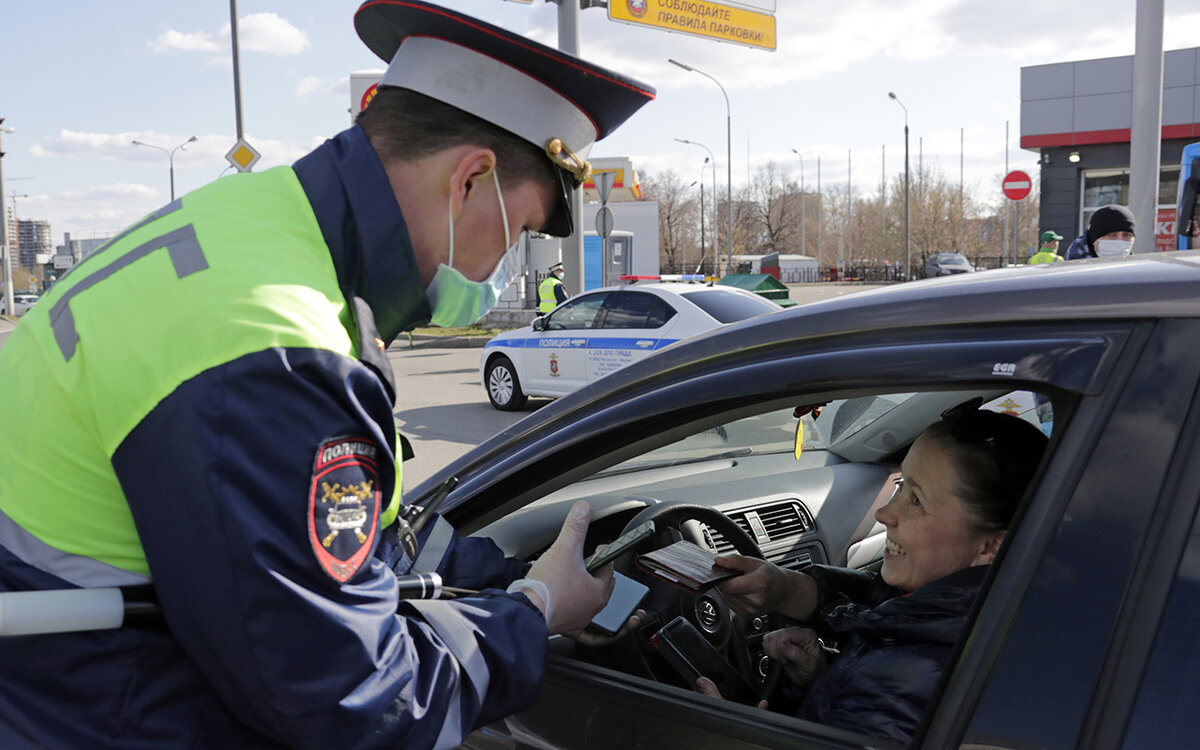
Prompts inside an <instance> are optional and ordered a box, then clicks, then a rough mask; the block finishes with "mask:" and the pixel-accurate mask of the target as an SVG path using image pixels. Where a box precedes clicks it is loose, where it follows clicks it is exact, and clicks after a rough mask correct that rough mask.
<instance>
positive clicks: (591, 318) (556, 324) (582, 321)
mask: <svg viewBox="0 0 1200 750" xmlns="http://www.w3.org/2000/svg"><path fill="white" fill-rule="evenodd" d="M607 297H608V292H603V293H601V294H589V295H587V296H586V297H580V298H579V299H573V300H568V301H567V302H566V303H565V304H563V305H562V307H560V308H558V309H557V310H555V311H554V313H553V314H552V315H550V316H549V322H548V323H547V324H546V330H547V331H571V330H577V329H580V328H591V327H592V326H593V324H594V323H595V320H596V314H597V313H598V312H600V308H601V306H603V305H604V300H605V298H607Z"/></svg>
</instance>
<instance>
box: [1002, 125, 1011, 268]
mask: <svg viewBox="0 0 1200 750" xmlns="http://www.w3.org/2000/svg"><path fill="white" fill-rule="evenodd" d="M1008 172H1009V169H1008V120H1005V121H1004V174H1005V175H1007V174H1008ZM1010 213H1012V212H1011V211H1009V210H1008V201H1007V200H1006V201H1005V204H1004V262H1005V263H1007V262H1008V216H1009V214H1010Z"/></svg>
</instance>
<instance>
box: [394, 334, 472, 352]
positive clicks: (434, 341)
mask: <svg viewBox="0 0 1200 750" xmlns="http://www.w3.org/2000/svg"><path fill="white" fill-rule="evenodd" d="M489 341H491V337H490V336H432V335H430V334H420V333H417V334H413V336H412V344H411V345H410V344H409V340H408V336H406V335H405V334H403V333H402V334H400V335H399V336H397V337H396V339H395V341H393V342H392V344H391V346H389V347H388V351H401V352H403V351H409V350H415V349H482V348H483V347H484V345H486V344H487V342H489Z"/></svg>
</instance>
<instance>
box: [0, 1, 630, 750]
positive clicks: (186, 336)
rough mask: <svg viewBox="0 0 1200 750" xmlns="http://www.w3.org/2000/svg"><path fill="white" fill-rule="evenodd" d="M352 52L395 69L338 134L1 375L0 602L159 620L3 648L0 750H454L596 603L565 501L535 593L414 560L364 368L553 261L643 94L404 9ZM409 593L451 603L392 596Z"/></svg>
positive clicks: (38, 336) (89, 284)
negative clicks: (532, 250) (138, 591)
mask: <svg viewBox="0 0 1200 750" xmlns="http://www.w3.org/2000/svg"><path fill="white" fill-rule="evenodd" d="M354 23H355V27H356V30H357V31H358V34H359V36H360V37H361V38H362V40H363V41H364V42H365V43H366V45H367V46H368V47H369V48H370V49H371V50H372V51H373V52H375V53H376V54H377V55H379V56H380V57H381V58H383V59H384V60H385V61H388V62H389V65H388V69H387V72H386V73H385V74H384V76H383V79H382V81H381V82H380V87H379V91H378V94H377V95H376V96H375V98H374V99H373V100H372V101H371V103H370V104H369V106H367V108H366V109H365V110H364V111H363V112H362V113H361V114H360V115H359V117H358V121H357V123H356V124H355V125H354V126H353V127H351V128H350V129H349V130H346V131H344V132H342V133H340V134H338V135H337V136H335V137H334V138H332V139H331V140H329V141H326V142H325V144H324V145H322V146H320V147H318V148H317V149H316V150H314V151H313V152H311V153H310V154H308V155H307V156H305V157H303V158H302V159H300V160H299V161H298V162H296V163H295V164H294V165H292V166H290V167H276V168H274V169H269V170H265V171H263V172H258V173H248V174H238V175H233V176H230V177H225V178H222V179H219V180H216V181H215V182H212V183H210V184H208V185H206V186H204V187H201V188H200V189H198V190H195V191H193V192H191V193H188V194H186V195H184V196H182V197H181V198H180V199H178V200H175V201H173V202H172V203H170V204H169V205H167V206H164V207H163V208H161V209H159V210H157V211H155V212H154V213H152V214H150V215H149V216H147V217H146V218H145V219H143V220H142V221H140V222H138V223H137V224H136V225H134V226H131V227H129V228H128V229H126V230H125V231H123V232H121V233H120V234H119V235H118V236H117V237H115V238H114V239H113V240H112V241H111V242H110V243H109V244H108V245H106V246H105V247H103V248H101V249H100V250H98V251H97V252H95V253H94V254H92V255H91V256H89V257H88V258H87V259H86V260H84V261H83V262H82V263H80V264H79V265H77V266H75V268H74V269H72V271H71V273H70V274H68V275H67V276H66V277H65V278H63V279H62V280H60V281H59V282H58V284H56V285H55V287H54V289H53V290H52V291H51V292H50V293H49V294H47V295H46V296H45V298H44V299H42V301H41V303H40V304H39V305H37V306H35V307H34V308H33V310H32V311H31V312H30V314H29V315H27V316H26V317H25V318H24V319H23V320H22V322H21V325H20V326H19V327H18V328H17V329H16V331H15V332H14V333H13V334H12V336H11V338H10V339H9V340H8V342H7V343H6V345H5V347H4V349H3V350H2V351H0V392H2V393H4V394H5V396H6V404H5V406H4V408H3V409H0V433H2V434H4V435H5V436H6V438H5V439H4V440H0V591H9V592H12V591H30V590H63V589H76V588H97V587H116V586H120V587H131V586H142V587H145V586H152V587H153V592H154V596H155V597H156V600H157V604H158V607H159V610H160V611H161V615H162V619H161V621H160V622H158V623H154V624H150V625H147V626H135V627H125V628H119V629H113V630H105V631H96V632H83V633H80V632H62V633H50V634H35V635H22V636H13V637H5V638H0V747H4V748H25V747H62V748H67V747H72V748H82V747H105V748H118V747H156V748H196V747H222V748H224V747H229V748H232V747H237V748H251V747H254V748H266V747H271V748H277V747H291V748H330V747H355V748H368V747H370V748H374V747H388V748H400V747H403V748H410V749H411V748H435V747H436V748H449V747H453V746H455V745H457V744H459V743H460V742H461V741H462V739H463V738H464V737H465V736H466V735H467V734H468V733H470V732H471V731H472V730H474V729H475V728H476V727H479V726H481V725H483V724H486V723H488V722H491V721H495V720H497V719H500V718H502V717H504V716H507V715H510V714H512V713H514V712H516V711H519V710H522V709H523V708H525V707H527V706H529V705H531V704H532V702H533V700H534V698H535V697H536V695H537V692H538V686H539V683H540V681H541V678H542V674H543V670H544V668H545V663H546V658H547V635H548V634H551V633H564V634H570V633H574V632H576V631H579V630H581V629H582V628H584V627H585V626H586V625H587V623H588V621H589V620H590V618H591V617H592V616H593V615H594V614H595V613H596V612H598V611H599V610H600V609H601V607H602V606H603V605H604V603H605V602H606V600H607V598H608V595H609V592H610V590H611V586H612V579H611V569H605V570H602V571H601V572H600V573H598V574H597V575H595V576H593V575H590V574H589V573H588V572H587V571H586V570H585V567H584V562H583V559H582V544H583V540H584V534H585V532H586V529H587V525H588V521H589V515H590V510H589V508H588V506H587V505H586V504H585V503H579V504H577V505H576V507H574V508H573V509H572V510H571V512H570V513H569V517H568V518H567V520H566V522H565V523H564V526H563V530H562V532H561V534H560V536H559V538H558V540H557V541H556V542H555V543H554V544H553V545H552V546H551V547H550V548H549V549H548V551H547V552H546V553H545V554H544V555H543V556H542V557H541V558H540V559H539V560H538V561H537V562H535V563H534V564H533V565H532V566H529V565H527V564H526V563H524V562H523V561H521V560H515V559H506V558H505V557H504V555H503V553H502V552H501V551H500V549H499V548H498V547H497V546H496V545H495V544H494V543H493V542H491V541H490V540H486V539H478V538H464V537H459V536H458V535H457V534H456V533H455V532H454V531H453V529H452V528H451V527H450V526H449V524H448V523H446V522H445V521H444V520H442V519H440V518H436V519H435V520H433V521H432V522H430V523H428V524H425V525H424V526H423V528H422V529H421V533H420V534H419V536H418V537H417V540H416V541H417V542H418V543H419V547H418V548H417V549H419V552H418V551H417V550H414V549H413V545H412V544H411V543H409V542H411V540H412V537H411V536H408V535H405V534H404V533H403V532H404V527H403V526H402V525H401V523H400V522H402V521H404V518H403V517H401V518H400V519H399V521H398V513H399V512H400V510H401V505H402V502H401V497H400V486H401V475H400V460H399V457H400V456H401V455H402V452H403V451H402V446H401V440H400V439H399V437H398V435H397V433H396V425H395V422H394V419H393V415H392V414H393V410H394V408H395V407H394V394H395V384H394V382H393V375H392V372H391V368H390V366H389V364H388V359H387V356H386V347H387V345H388V343H389V342H390V341H392V340H393V339H394V338H395V337H396V335H397V334H398V333H400V332H401V331H404V330H406V329H410V328H412V327H414V326H417V325H422V324H424V323H425V322H426V321H429V320H431V319H432V321H433V322H434V323H437V324H439V325H445V326H452V325H464V324H469V323H472V322H474V321H475V320H476V319H478V318H479V317H480V316H481V315H483V314H484V313H485V312H487V311H488V310H489V309H490V308H491V307H492V306H493V305H494V304H495V303H496V299H497V297H498V296H499V294H500V292H501V291H503V289H504V288H505V287H506V286H507V285H508V284H509V283H510V281H512V279H513V277H514V275H515V274H516V273H517V271H518V269H517V264H516V263H515V262H514V261H515V259H514V253H513V251H512V247H513V244H514V242H515V241H516V239H517V236H518V235H519V233H520V232H521V231H523V230H540V231H543V232H546V233H549V234H552V235H557V236H566V235H568V234H570V233H571V228H572V216H571V213H570V204H569V202H568V198H567V196H568V194H569V190H570V189H571V187H572V186H574V187H578V186H580V185H582V183H583V182H584V181H585V180H586V179H587V177H588V174H589V172H590V167H589V165H588V163H587V161H586V158H587V152H588V149H589V148H590V146H591V144H592V142H593V141H595V140H597V139H599V138H602V137H604V136H605V135H607V134H608V133H609V132H611V131H612V130H613V129H614V128H616V127H617V126H618V125H620V124H621V123H622V122H624V121H625V120H626V119H627V118H628V117H629V116H630V115H631V114H633V112H635V111H636V110H637V109H638V108H639V107H641V106H642V105H643V104H645V103H646V102H648V101H650V100H651V99H653V97H654V91H653V89H651V88H649V87H647V86H645V85H644V84H641V83H639V82H637V81H633V80H630V79H628V78H625V77H623V76H621V75H619V74H616V73H613V72H611V71H608V70H605V69H603V68H600V67H598V66H595V65H591V64H590V63H587V62H585V61H583V60H578V59H576V58H574V57H572V56H570V55H567V54H564V53H561V52H559V51H557V50H554V49H551V48H549V47H545V46H543V45H540V44H538V43H536V42H533V41H531V40H529V39H527V38H525V37H523V36H519V35H516V34H513V33H510V32H508V31H506V30H504V29H500V28H497V27H494V26H491V25H489V24H486V23H483V22H481V21H478V20H476V19H474V18H471V17H469V16H465V15H462V14H459V13H456V12H454V11H451V10H448V9H445V8H441V7H439V6H436V5H433V4H430V3H425V2H419V1H418V0H371V1H370V2H366V3H364V4H363V5H362V6H361V7H360V8H359V10H358V12H357V13H356V15H355V19H354ZM410 530H411V529H410ZM417 572H435V573H437V574H439V575H440V576H442V578H443V580H444V582H445V583H446V584H448V585H449V586H453V587H456V588H458V589H466V590H469V591H466V592H465V594H464V595H462V596H460V597H459V598H455V599H452V600H441V599H437V600H417V599H406V598H404V596H403V595H402V593H401V591H402V589H401V585H402V584H404V583H407V582H410V581H411V580H412V576H411V574H413V573H417ZM406 578H407V580H406ZM472 592H477V593H472ZM67 595H69V593H68V594H67Z"/></svg>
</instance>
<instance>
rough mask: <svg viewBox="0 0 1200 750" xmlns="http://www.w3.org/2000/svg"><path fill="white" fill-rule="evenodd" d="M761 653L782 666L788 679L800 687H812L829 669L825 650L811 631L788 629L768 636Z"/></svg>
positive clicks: (806, 629) (809, 629) (814, 632)
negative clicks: (826, 669) (764, 653)
mask: <svg viewBox="0 0 1200 750" xmlns="http://www.w3.org/2000/svg"><path fill="white" fill-rule="evenodd" d="M763 650H764V651H766V653H767V656H769V657H771V658H772V659H775V660H776V661H778V662H781V663H782V664H783V669H784V671H785V672H787V676H788V679H790V680H791V681H792V682H794V683H796V684H797V685H800V686H802V687H807V686H809V685H811V684H812V683H813V681H814V680H816V679H817V677H818V676H820V674H821V673H822V672H824V671H825V668H826V667H827V666H829V660H828V658H827V656H826V654H825V649H824V648H822V647H821V641H820V639H819V638H817V632H816V631H815V630H813V629H812V628H800V627H791V628H784V629H783V630H775V631H772V632H770V633H767V634H766V635H765V636H763Z"/></svg>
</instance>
